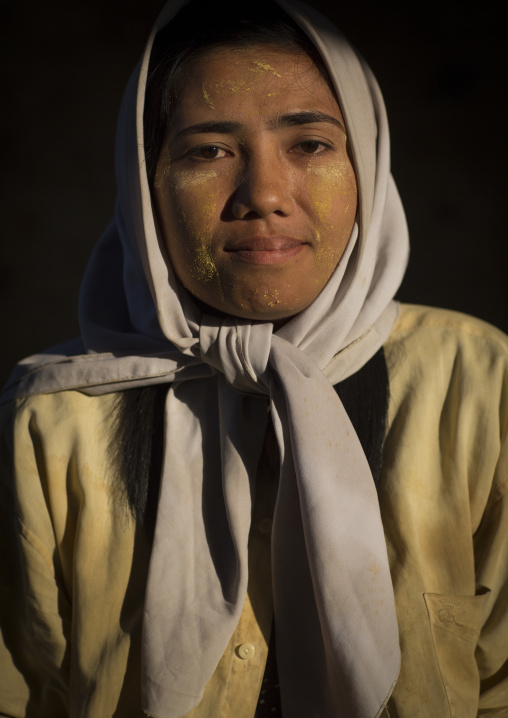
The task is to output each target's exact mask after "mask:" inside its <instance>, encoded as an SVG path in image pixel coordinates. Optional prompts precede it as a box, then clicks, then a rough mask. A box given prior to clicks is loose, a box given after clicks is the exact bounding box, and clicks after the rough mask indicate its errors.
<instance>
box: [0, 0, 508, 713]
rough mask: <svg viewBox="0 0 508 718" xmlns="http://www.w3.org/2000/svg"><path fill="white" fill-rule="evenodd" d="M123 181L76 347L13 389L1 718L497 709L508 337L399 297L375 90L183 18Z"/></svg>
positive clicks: (123, 145) (144, 92)
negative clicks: (4, 717) (400, 301)
mask: <svg viewBox="0 0 508 718" xmlns="http://www.w3.org/2000/svg"><path fill="white" fill-rule="evenodd" d="M179 10H180V11H179ZM178 11H179V12H178ZM177 13H178V14H177ZM147 78H148V80H147ZM117 181H118V191H119V198H118V203H117V210H116V214H115V218H114V221H113V223H112V224H111V226H110V227H109V228H108V230H107V232H106V233H105V235H104V237H103V238H102V240H101V241H100V243H99V244H98V246H97V249H96V251H95V253H94V255H93V257H92V260H91V262H90V265H89V268H88V271H87V275H86V277H85V280H84V284H83V289H82V298H81V306H80V319H81V329H82V336H81V339H80V340H79V341H78V342H75V343H73V344H69V345H66V346H65V347H63V348H62V347H60V348H59V349H58V350H56V351H55V352H52V353H48V354H46V355H40V356H37V357H32V358H30V359H29V360H25V362H24V363H23V362H22V363H21V364H20V365H19V367H18V369H17V371H16V372H15V374H14V375H13V377H12V378H11V380H10V382H9V384H8V386H7V387H6V390H5V392H4V398H5V402H6V404H5V409H4V418H3V423H4V427H5V433H4V436H5V439H4V441H3V444H2V450H3V459H2V463H3V465H4V466H5V467H6V471H5V474H6V477H5V479H3V482H2V491H3V492H4V500H3V502H2V506H3V507H5V510H4V514H3V516H2V525H3V527H4V530H3V537H4V538H3V540H4V541H5V542H6V547H5V550H4V552H3V554H4V556H6V558H7V562H6V572H7V573H6V578H5V579H4V581H5V585H8V590H7V591H4V595H3V597H2V602H3V603H2V626H3V636H4V648H3V653H2V667H3V672H2V679H0V680H2V681H3V684H2V691H1V695H2V698H1V701H3V703H0V710H1V712H2V713H4V714H5V715H12V716H18V715H37V716H42V715H48V716H59V715H62V716H63V715H71V716H75V715H76V716H77V715H79V716H103V715H104V716H106V715H117V716H130V715H133V716H137V715H142V714H143V712H144V713H146V714H148V715H154V716H183V715H191V716H193V718H196V717H197V716H212V715H221V716H235V718H236V717H237V716H254V715H255V714H256V715H258V716H262V715H265V714H270V715H274V714H276V713H277V711H278V710H279V704H278V703H277V701H279V700H280V703H281V706H282V712H283V714H284V715H285V716H289V717H290V718H291V717H293V716H295V717H297V716H309V715H310V716H326V717H331V716H348V717H350V716H377V715H381V714H384V715H386V716H393V715H395V716H415V715H422V716H429V718H430V717H431V716H432V717H435V716H450V715H451V716H455V717H457V716H460V717H461V718H464V717H467V716H474V715H477V714H479V712H481V713H482V714H489V713H490V714H491V715H503V713H506V710H507V706H508V695H507V693H508V688H507V681H506V679H505V672H504V668H503V666H504V665H505V664H506V643H507V642H506V634H507V632H508V628H507V625H506V620H507V619H506V611H505V606H504V599H503V587H504V586H505V585H506V579H505V573H506V569H505V567H506V565H507V564H506V560H504V559H506V554H507V539H506V531H505V523H506V521H507V518H506V510H505V508H504V507H505V505H506V503H505V494H506V490H505V489H506V486H507V482H506V476H507V473H508V471H507V468H508V467H507V456H506V442H504V443H503V440H504V437H505V434H506V429H507V425H508V417H507V410H508V408H507V403H506V398H504V401H503V397H506V393H504V394H503V391H505V392H506V389H505V387H506V365H507V355H508V352H507V349H508V343H507V340H506V337H504V336H503V335H502V334H500V333H498V332H496V330H494V329H492V328H491V327H488V326H486V325H484V324H482V323H481V322H477V321H475V320H472V319H470V318H468V317H463V316H460V315H456V314H451V313H447V312H442V311H438V310H429V309H425V308H421V307H404V308H400V307H399V306H398V305H397V304H396V303H395V302H394V301H393V299H392V298H393V295H394V293H395V291H396V290H397V287H398V285H399V283H400V280H401V278H402V275H403V272H404V268H405V265H406V258H407V232H406V227H405V221H404V214H403V210H402V206H401V204H400V200H399V198H398V195H397V192H396V189H395V186H394V183H393V180H392V179H391V177H390V173H389V148H388V130H387V123H386V117H385V113H384V108H383V103H382V98H381V96H380V93H379V90H378V88H377V85H376V83H375V80H374V79H373V77H372V75H371V73H370V71H369V70H368V68H367V67H366V66H365V65H364V63H363V62H362V60H361V59H359V58H358V57H357V55H356V54H355V53H354V52H353V50H352V49H351V48H350V47H349V45H348V44H347V43H346V41H345V40H344V39H343V38H342V36H341V35H340V34H339V33H338V32H337V31H336V30H335V29H334V28H333V27H331V26H330V25H329V24H328V23H327V22H326V21H325V20H324V19H323V18H322V17H321V16H319V15H317V14H315V13H314V12H313V11H312V10H311V9H309V8H306V7H305V6H303V5H298V6H296V5H286V4H285V3H284V4H283V3H281V4H280V8H279V7H278V6H276V5H272V4H268V3H267V4H266V5H265V6H263V7H261V6H259V5H258V6H256V12H255V16H254V17H250V14H249V15H246V14H245V13H244V12H243V11H238V10H236V9H235V8H234V7H228V6H226V5H225V4H221V6H220V8H216V7H208V6H207V5H206V4H204V3H199V4H198V3H197V2H195V3H191V4H189V5H187V6H185V7H183V8H182V9H180V5H179V4H178V3H174V2H171V3H169V4H168V6H167V7H166V8H165V10H164V12H163V13H162V15H161V17H160V18H159V21H158V23H157V25H156V29H155V31H154V33H153V35H152V37H151V38H150V40H149V42H148V45H147V50H146V52H145V55H144V58H143V60H142V63H141V65H140V67H139V68H137V70H136V71H135V73H134V75H133V77H132V79H131V82H130V84H129V86H128V88H127V91H126V94H125V98H124V103H123V106H122V110H121V115H120V122H119V129H118V142H117ZM388 398H389V403H388V404H387V402H388ZM14 399H15V400H14ZM9 402H10V403H9ZM383 440H384V446H383ZM503 446H504V453H503ZM381 452H382V454H381ZM381 459H382V470H381V471H380V464H381ZM376 485H377V487H378V493H376ZM129 509H130V511H129ZM272 517H273V525H272ZM473 537H474V538H473ZM6 616H7V618H6ZM275 640H276V645H275ZM275 659H276V660H275ZM277 673H278V678H277V677H276V674H277ZM270 682H271V683H272V684H273V685H271V683H270ZM279 683H280V692H279V693H280V695H279V694H278V693H277V691H276V689H275V686H276V685H279ZM272 689H274V690H273V695H272V693H270V691H272ZM272 709H275V710H272Z"/></svg>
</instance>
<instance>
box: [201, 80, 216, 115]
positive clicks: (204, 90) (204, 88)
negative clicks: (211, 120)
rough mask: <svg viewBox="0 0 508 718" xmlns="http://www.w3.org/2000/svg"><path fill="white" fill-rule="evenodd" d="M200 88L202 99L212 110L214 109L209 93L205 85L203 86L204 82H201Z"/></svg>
mask: <svg viewBox="0 0 508 718" xmlns="http://www.w3.org/2000/svg"><path fill="white" fill-rule="evenodd" d="M201 90H202V94H203V100H204V101H205V102H206V104H207V105H208V106H209V107H210V108H211V109H212V110H215V106H214V104H213V102H212V101H211V99H210V95H209V94H208V92H207V91H206V87H205V83H204V82H203V84H202V86H201Z"/></svg>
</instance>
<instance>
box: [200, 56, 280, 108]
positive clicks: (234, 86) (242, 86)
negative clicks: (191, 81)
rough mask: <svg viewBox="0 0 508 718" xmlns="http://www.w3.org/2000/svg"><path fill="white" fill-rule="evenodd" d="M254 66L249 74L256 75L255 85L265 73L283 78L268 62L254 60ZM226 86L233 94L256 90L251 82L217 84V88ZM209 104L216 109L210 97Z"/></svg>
mask: <svg viewBox="0 0 508 718" xmlns="http://www.w3.org/2000/svg"><path fill="white" fill-rule="evenodd" d="M252 64H253V65H255V67H249V68H248V70H249V72H253V73H254V75H255V77H254V84H256V83H257V82H259V80H260V79H261V77H262V76H263V74H264V73H265V72H271V73H272V74H273V75H275V77H282V75H280V74H279V73H278V72H277V70H276V69H275V68H274V67H272V66H271V65H269V64H268V63H267V62H261V61H259V60H252ZM224 85H226V86H227V87H228V88H229V89H230V90H231V92H251V91H252V90H253V89H254V87H253V84H251V83H250V82H246V81H245V80H236V81H234V80H222V81H221V82H218V83H217V84H216V87H217V88H221V87H224ZM273 94H276V93H270V94H269V95H268V97H271V96H272V95H273ZM203 97H204V95H203ZM205 100H206V98H205ZM207 102H208V104H209V105H210V107H212V109H215V108H214V107H213V106H212V104H211V102H210V98H209V97H208V100H207Z"/></svg>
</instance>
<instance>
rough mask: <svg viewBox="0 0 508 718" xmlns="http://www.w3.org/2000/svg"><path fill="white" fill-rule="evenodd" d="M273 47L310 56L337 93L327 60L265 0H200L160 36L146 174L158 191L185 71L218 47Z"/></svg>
mask: <svg viewBox="0 0 508 718" xmlns="http://www.w3.org/2000/svg"><path fill="white" fill-rule="evenodd" d="M256 45H264V46H266V45H271V46H273V47H278V48H280V49H281V50H286V51H290V52H291V51H292V52H295V51H296V52H303V53H305V54H306V55H307V56H308V57H309V58H310V59H311V60H312V61H313V63H314V64H315V66H316V67H317V69H318V70H319V72H320V73H321V75H322V76H323V78H324V79H325V80H326V82H327V83H328V85H329V86H330V88H331V89H332V92H334V90H333V84H332V81H331V78H330V75H329V73H328V70H327V68H326V65H325V63H324V62H323V59H322V57H321V56H320V54H319V53H318V51H317V50H316V48H315V47H314V45H313V44H312V42H311V41H310V39H309V38H308V37H307V35H305V33H304V32H303V31H302V30H301V29H300V28H299V27H298V25H296V23H295V22H294V21H293V20H292V19H291V18H290V17H289V15H287V14H286V13H285V12H284V11H283V10H282V9H281V8H280V7H279V6H278V5H277V4H276V3H274V2H272V1H271V0H259V2H255V3H251V4H250V7H247V8H245V7H244V4H243V3H239V2H231V0H226V1H225V2H220V3H213V2H210V0H194V1H193V2H191V3H189V4H188V5H186V6H185V7H184V8H182V9H181V10H180V12H179V13H177V15H176V16H175V17H174V19H173V20H171V22H170V23H169V24H168V25H166V27H164V28H163V29H162V30H160V32H158V33H157V35H156V37H155V41H154V45H153V48H152V53H151V56H150V64H149V68H148V78H147V87H146V96H145V108H144V128H145V155H146V169H147V174H148V180H149V183H150V186H151V187H153V181H154V176H155V168H156V165H157V159H158V157H159V154H160V151H161V147H162V142H163V140H164V137H165V134H166V129H167V126H168V123H169V120H170V118H171V114H172V112H173V110H174V107H175V105H176V104H177V102H178V97H179V93H180V92H181V90H182V86H183V80H184V77H185V71H186V70H188V69H189V68H190V67H191V66H192V64H193V63H194V62H196V61H197V60H198V59H200V58H201V57H202V56H203V55H204V54H206V53H207V52H209V51H210V50H211V49H212V48H227V47H231V48H232V47H250V46H256Z"/></svg>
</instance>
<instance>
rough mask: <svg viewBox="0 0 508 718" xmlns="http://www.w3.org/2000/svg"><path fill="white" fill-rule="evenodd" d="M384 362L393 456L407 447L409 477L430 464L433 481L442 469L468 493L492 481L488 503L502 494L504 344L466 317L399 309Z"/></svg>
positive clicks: (507, 387)
mask: <svg viewBox="0 0 508 718" xmlns="http://www.w3.org/2000/svg"><path fill="white" fill-rule="evenodd" d="M385 354H386V359H387V366H388V373H389V380H390V408H389V426H390V429H389V433H390V435H391V439H390V440H389V442H388V443H389V444H390V441H391V444H390V445H391V446H392V450H393V452H400V451H401V446H403V445H407V446H408V447H409V449H410V451H409V454H410V456H409V458H408V467H410V470H414V467H415V466H423V465H424V464H425V463H426V462H427V463H428V462H429V461H430V460H431V459H432V461H433V467H434V468H433V469H432V472H429V473H432V474H433V475H436V476H437V475H439V473H440V471H441V469H440V468H439V467H441V468H442V467H443V465H444V463H445V464H446V465H447V466H448V467H453V469H454V471H457V470H458V467H462V469H461V473H462V476H463V477H464V480H465V481H466V483H467V482H471V483H470V484H469V490H470V491H471V492H472V493H474V490H475V489H474V487H478V485H479V483H478V482H479V480H480V477H481V476H482V475H484V486H485V489H486V490H487V489H488V486H489V485H490V484H491V482H492V478H493V477H494V487H495V489H494V492H493V494H492V496H491V499H493V498H494V497H495V495H498V492H500V491H505V490H506V484H507V478H508V337H507V336H506V335H505V334H503V332H501V331H499V330H498V329H496V328H495V327H493V326H491V325H489V324H487V323H486V322H483V321H481V320H479V319H475V318H473V317H470V316H467V315H465V314H460V313H458V312H452V311H446V310H442V309H434V308H431V307H421V306H412V305H402V307H401V313H400V317H399V320H398V322H397V324H396V325H395V327H394V330H393V332H392V334H391V335H390V337H389V340H388V341H387V342H386V344H385ZM394 455H395V454H394ZM443 462H444V463H443ZM411 467H412V468H411ZM408 470H409V469H408Z"/></svg>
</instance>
